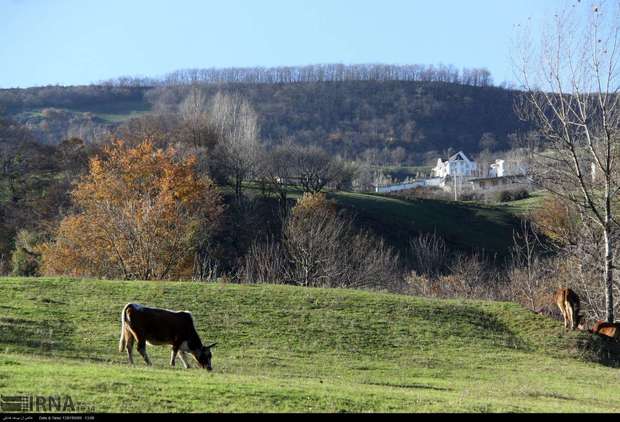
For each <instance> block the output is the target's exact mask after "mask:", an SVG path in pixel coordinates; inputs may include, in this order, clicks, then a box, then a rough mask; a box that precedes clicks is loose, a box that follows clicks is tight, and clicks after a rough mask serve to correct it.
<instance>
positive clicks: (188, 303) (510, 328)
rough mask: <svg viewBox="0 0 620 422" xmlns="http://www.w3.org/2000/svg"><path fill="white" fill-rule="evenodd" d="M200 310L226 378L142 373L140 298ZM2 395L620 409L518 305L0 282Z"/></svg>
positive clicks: (162, 368) (178, 403)
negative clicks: (129, 323) (134, 349)
mask: <svg viewBox="0 0 620 422" xmlns="http://www.w3.org/2000/svg"><path fill="white" fill-rule="evenodd" d="M130 301H136V302H141V303H144V304H148V305H151V306H161V307H166V308H171V309H185V310H189V311H191V312H192V313H193V314H194V318H195V320H196V325H197V328H198V331H199V333H200V335H201V337H202V339H203V340H204V341H205V342H206V341H218V342H219V344H218V346H217V347H216V348H215V349H214V358H213V365H214V371H213V372H212V373H206V372H205V371H202V370H197V369H192V370H187V371H185V370H183V369H180V368H179V366H180V365H179V366H178V367H177V368H176V369H170V368H169V367H168V359H169V349H168V348H164V347H153V346H149V354H150V356H151V359H152V360H153V362H154V367H153V368H145V367H144V366H143V364H142V362H139V361H137V365H136V367H135V368H131V369H130V368H128V367H127V364H126V356H125V355H124V354H121V353H119V352H118V351H117V345H118V336H119V330H120V321H119V317H120V311H121V309H122V307H123V306H124V304H125V303H127V302H130ZM0 308H1V310H2V314H1V316H0V350H2V351H3V353H2V354H1V355H0V394H5V395H16V394H60V395H64V394H69V395H71V396H72V398H73V400H74V401H76V402H83V403H85V404H87V405H92V406H94V407H95V410H96V411H98V412H108V411H201V412H202V411H250V412H252V411H306V412H320V411H330V412H335V411H615V412H618V411H620V402H618V400H617V391H618V388H619V387H620V380H619V379H618V377H617V373H616V372H617V370H616V369H610V368H606V367H603V366H600V365H596V364H592V363H585V362H582V361H579V360H577V359H575V358H574V357H571V356H572V352H570V351H569V348H570V347H571V345H572V344H574V341H575V339H576V338H577V335H575V334H564V332H563V329H562V328H561V324H560V323H558V322H557V321H553V320H549V319H547V318H544V317H541V316H539V315H536V314H533V313H531V312H528V311H525V310H523V309H522V308H520V307H519V306H517V305H514V304H508V303H489V302H470V301H438V300H423V299H417V298H412V297H406V296H397V295H389V294H380V293H369V292H361V291H345V290H324V289H303V288H294V287H286V286H248V285H223V284H199V283H174V282H114V281H88V280H82V281H73V280H62V279H16V278H8V279H6V278H5V279H0Z"/></svg>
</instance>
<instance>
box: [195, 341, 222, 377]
mask: <svg viewBox="0 0 620 422" xmlns="http://www.w3.org/2000/svg"><path fill="white" fill-rule="evenodd" d="M216 344H217V343H213V344H210V345H208V346H202V348H201V349H200V352H199V353H198V356H197V357H196V360H197V361H198V364H199V365H200V367H201V368H205V369H206V370H207V371H210V370H212V369H213V367H212V366H211V348H212V347H213V346H215V345H216Z"/></svg>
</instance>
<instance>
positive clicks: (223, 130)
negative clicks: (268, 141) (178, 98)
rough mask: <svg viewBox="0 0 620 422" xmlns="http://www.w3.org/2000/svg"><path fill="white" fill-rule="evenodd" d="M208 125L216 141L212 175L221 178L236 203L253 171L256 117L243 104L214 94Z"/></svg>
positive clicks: (256, 146)
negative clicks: (220, 175) (229, 188)
mask: <svg viewBox="0 0 620 422" xmlns="http://www.w3.org/2000/svg"><path fill="white" fill-rule="evenodd" d="M208 121H209V126H210V128H211V130H212V131H213V132H214V133H215V136H216V137H217V144H216V146H215V149H214V151H213V155H214V157H213V163H214V168H213V171H215V172H219V173H222V174H223V175H224V176H225V178H226V179H227V180H228V181H229V183H230V184H231V185H232V186H233V188H234V189H235V195H236V197H237V199H239V198H240V197H241V193H242V187H243V182H245V181H246V180H248V179H249V178H251V177H252V176H254V174H255V173H256V170H257V165H258V156H259V154H260V150H261V145H260V142H259V139H258V132H259V129H258V116H257V114H256V112H255V111H254V109H253V108H252V106H251V105H250V104H249V103H248V102H247V100H245V99H243V98H241V97H239V96H236V95H232V96H231V95H226V94H222V93H217V94H216V95H215V97H214V98H213V99H212V101H211V103H210V105H209V117H208Z"/></svg>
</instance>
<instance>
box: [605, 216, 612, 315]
mask: <svg viewBox="0 0 620 422" xmlns="http://www.w3.org/2000/svg"><path fill="white" fill-rule="evenodd" d="M604 235H605V269H604V277H605V306H606V308H607V322H614V283H613V281H614V250H613V245H612V241H611V234H610V232H609V228H605V231H604Z"/></svg>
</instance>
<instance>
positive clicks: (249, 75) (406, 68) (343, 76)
mask: <svg viewBox="0 0 620 422" xmlns="http://www.w3.org/2000/svg"><path fill="white" fill-rule="evenodd" d="M344 81H409V82H447V83H456V84H463V85H470V86H478V87H486V86H491V85H493V78H492V76H491V72H489V71H488V70H487V69H485V68H471V69H470V68H464V69H462V70H459V69H457V68H456V67H455V66H453V65H443V64H439V65H437V66H435V65H423V64H413V65H389V64H355V65H345V64H314V65H307V66H281V67H268V68H266V67H231V68H209V69H181V70H177V71H174V72H171V73H169V74H167V75H165V76H164V77H162V78H145V77H130V76H125V77H120V78H116V79H111V80H108V81H105V82H103V83H102V84H103V85H112V86H133V87H135V86H142V87H148V86H162V85H165V86H170V85H187V84H205V83H206V84H222V83H246V84H247V83H250V84H255V83H260V84H262V83H266V84H279V83H303V82H344Z"/></svg>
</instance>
